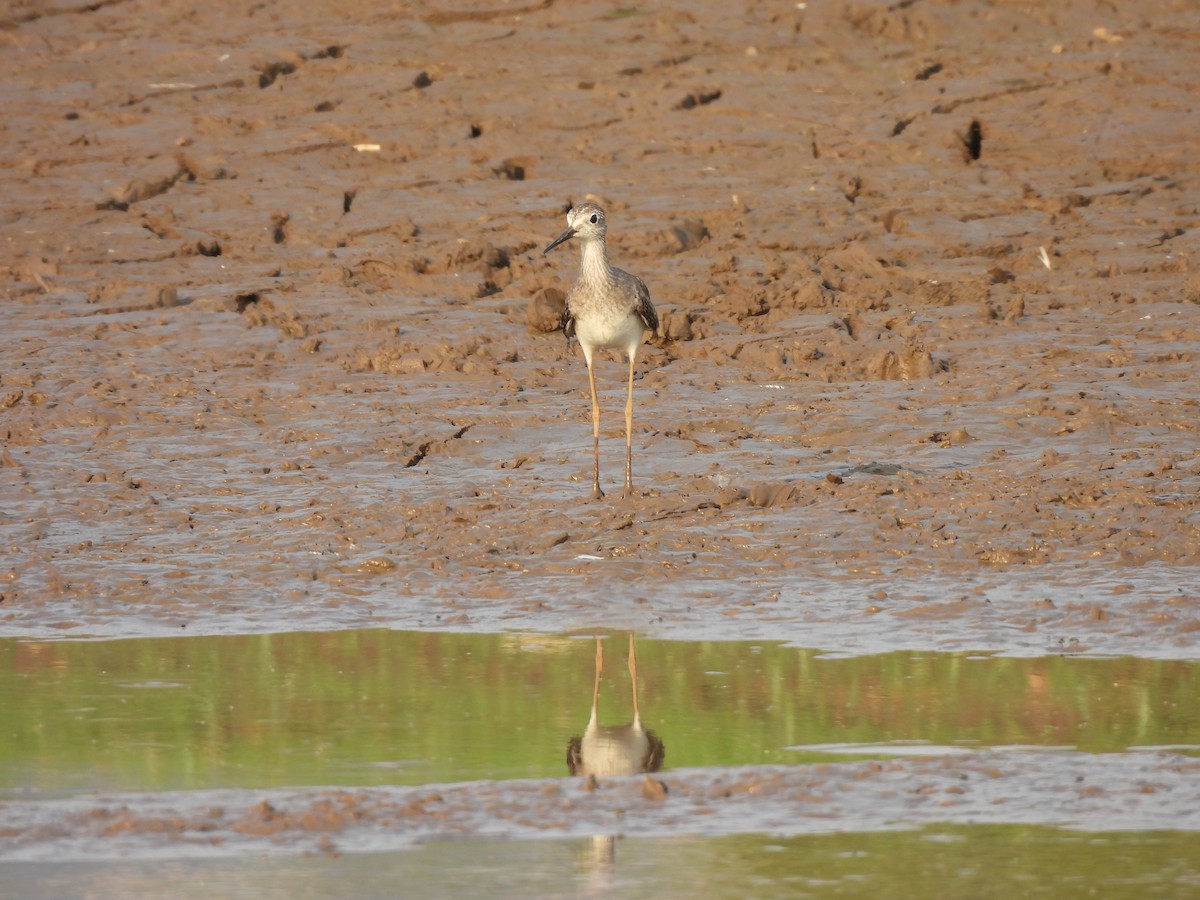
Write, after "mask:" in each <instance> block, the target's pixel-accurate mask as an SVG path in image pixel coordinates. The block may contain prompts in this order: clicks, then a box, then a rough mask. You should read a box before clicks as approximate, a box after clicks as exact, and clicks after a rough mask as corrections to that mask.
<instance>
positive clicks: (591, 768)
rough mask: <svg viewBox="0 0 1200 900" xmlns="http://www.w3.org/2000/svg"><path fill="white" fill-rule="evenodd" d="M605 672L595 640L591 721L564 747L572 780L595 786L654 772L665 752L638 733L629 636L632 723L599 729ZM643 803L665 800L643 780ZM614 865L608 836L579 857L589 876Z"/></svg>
mask: <svg viewBox="0 0 1200 900" xmlns="http://www.w3.org/2000/svg"><path fill="white" fill-rule="evenodd" d="M603 671H604V644H603V643H602V642H601V640H600V637H599V636H597V637H596V680H595V683H594V685H593V687H592V715H591V718H589V719H588V724H587V728H586V729H584V732H583V737H578V736H576V737H573V738H571V739H570V740H569V741H568V742H567V769H568V770H569V771H570V773H571V774H572V775H578V776H581V777H584V778H588V779H589V782H590V784H591V785H592V786H595V782H596V779H597V778H603V777H612V776H617V775H637V774H639V773H646V774H648V773H650V772H657V771H658V770H659V769H661V768H662V764H663V757H664V755H665V753H666V747H665V745H664V744H663V742H662V741H661V740H659V738H658V736H657V735H655V733H654V732H653V731H650V730H649V729H647V728H643V727H642V717H641V710H640V709H639V708H638V683H637V653H636V651H635V649H634V644H633V634H632V633H630V635H629V677H630V679H631V681H632V684H633V721H632V722H630V723H628V724H626V725H600V723H599V721H598V719H597V715H596V708H597V706H598V705H599V700H600V675H601V673H602V672H603ZM642 792H643V795H644V796H646V797H647V799H654V800H661V799H663V797H665V795H666V786H665V785H663V784H662V782H659V781H654V780H652V779H649V778H647V779H646V784H645V786H644V787H643V791H642ZM615 861H616V843H615V840H614V837H613V835H610V834H598V835H595V836H594V837H593V838H592V841H591V845H590V847H589V848H588V850H587V851H585V853H584V859H583V865H584V868H585V869H586V870H588V871H590V872H591V874H592V875H593V876H600V877H603V874H604V873H605V872H606V871H607V870H608V869H609V868H610V867H611V866H612V865H613V863H614V862H615Z"/></svg>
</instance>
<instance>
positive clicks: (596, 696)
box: [592, 635, 604, 719]
mask: <svg viewBox="0 0 1200 900" xmlns="http://www.w3.org/2000/svg"><path fill="white" fill-rule="evenodd" d="M603 671H604V645H603V644H601V643H600V635H596V683H595V685H594V686H593V687H592V718H593V719H595V718H596V704H597V703H598V702H599V700H600V673H601V672H603Z"/></svg>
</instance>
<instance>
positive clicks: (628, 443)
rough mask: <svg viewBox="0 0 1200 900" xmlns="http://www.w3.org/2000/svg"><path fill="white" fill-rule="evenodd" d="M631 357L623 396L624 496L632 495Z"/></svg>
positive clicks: (631, 355)
mask: <svg viewBox="0 0 1200 900" xmlns="http://www.w3.org/2000/svg"><path fill="white" fill-rule="evenodd" d="M633 357H634V354H633V353H630V354H629V395H628V397H626V398H625V496H626V497H632V496H633Z"/></svg>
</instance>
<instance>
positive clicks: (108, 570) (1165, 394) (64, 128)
mask: <svg viewBox="0 0 1200 900" xmlns="http://www.w3.org/2000/svg"><path fill="white" fill-rule="evenodd" d="M1198 44H1200V13H1198V12H1197V10H1196V9H1195V7H1194V6H1193V5H1192V4H1188V3H1184V2H1175V3H1172V2H1163V3H1155V4H1151V5H1149V6H1147V5H1145V4H1142V5H1138V6H1137V7H1136V8H1135V7H1133V6H1122V7H1120V8H1117V7H1114V6H1112V5H1108V4H1095V3H1090V2H1072V3H1067V4H1058V5H1055V6H1054V8H1046V9H1041V8H1033V7H1030V6H1029V5H1028V4H1020V3H1006V2H998V3H982V2H978V3H976V2H963V3H956V4H937V5H935V4H927V3H901V4H890V5H885V4H880V3H860V4H851V5H849V6H844V5H841V4H833V5H830V4H823V3H809V4H785V5H781V6H777V7H763V8H758V7H755V8H753V9H749V10H740V9H739V10H737V11H733V9H732V8H727V6H726V5H723V4H719V3H699V4H688V5H687V6H685V7H673V8H661V9H660V8H655V9H649V8H648V9H644V10H643V9H641V8H632V7H631V8H628V9H625V8H615V7H614V8H611V9H608V8H598V7H595V6H592V5H584V6H577V5H571V4H558V3H552V2H545V3H535V4H530V5H527V6H513V5H505V4H496V5H494V6H491V7H486V6H485V7H477V6H476V7H473V6H470V5H468V4H462V3H455V4H443V5H429V4H403V3H400V4H388V5H375V4H367V3H354V2H350V3H344V4H340V5H339V6H338V8H337V10H336V12H334V11H333V10H330V9H326V8H325V7H320V6H314V7H298V6H296V5H294V4H282V3H275V2H268V3H263V4H257V5H253V6H249V7H247V6H245V5H241V4H228V3H211V4H205V5H202V6H201V7H196V6H195V5H194V4H190V3H187V4H185V3H178V2H175V3H172V2H168V3H166V4H161V3H154V4H151V3H145V2H106V3H100V4H88V5H82V4H75V3H50V4H40V3H39V4H33V3H18V4H16V5H15V6H11V7H10V8H9V11H8V12H7V13H4V14H3V16H2V20H0V47H2V52H0V67H2V75H3V83H4V84H5V85H6V88H5V91H4V95H5V104H4V105H5V115H4V117H3V119H2V120H0V133H2V134H3V142H2V145H0V146H2V153H3V157H4V166H3V169H2V170H0V179H2V183H3V191H2V199H0V221H3V233H4V246H3V256H2V257H0V276H2V282H0V288H2V290H3V332H4V340H3V342H2V343H0V437H2V438H3V447H2V450H0V516H2V518H0V534H2V539H3V546H4V552H3V559H2V561H0V601H2V602H0V633H4V634H9V635H42V636H45V635H50V634H61V635H63V636H74V635H78V636H86V635H117V634H121V635H129V634H144V633H161V632H162V631H164V630H167V629H174V630H179V629H185V630H190V631H247V630H252V631H274V630H280V629H290V628H310V629H325V628H340V627H353V626H369V625H372V624H388V625H393V626H395V627H402V628H463V629H479V630H495V629H535V630H562V629H576V628H591V627H595V626H597V625H608V626H615V627H632V628H636V629H638V630H642V631H648V632H650V633H656V634H658V635H660V636H664V637H666V636H672V637H682V638H686V637H689V636H690V637H727V638H740V637H762V636H776V637H780V638H783V639H787V640H793V641H797V642H800V643H804V644H806V645H812V646H824V647H828V648H830V649H831V650H835V651H841V652H869V651H874V650H880V649H887V648H889V647H896V646H909V647H931V648H937V649H954V648H962V647H978V648H986V649H992V650H999V651H1001V652H1010V653H1022V654H1029V653H1034V654H1036V653H1044V652H1059V651H1061V650H1076V651H1089V652H1100V653H1137V654H1145V655H1166V656H1183V657H1194V656H1195V655H1196V652H1197V648H1198V647H1200V579H1198V578H1197V574H1196V573H1197V565H1198V564H1200V513H1198V490H1200V456H1198V455H1197V447H1198V446H1200V405H1198V399H1197V392H1196V378H1195V373H1196V364H1197V359H1198V358H1200V309H1198V305H1197V304H1198V303H1200V275H1197V274H1196V273H1195V260H1196V258H1197V251H1198V247H1200V245H1198V244H1197V241H1198V239H1200V237H1198V236H1200V228H1198V227H1197V226H1198V225H1200V212H1198V210H1200V181H1198V178H1200V160H1198V157H1197V156H1196V154H1195V152H1194V147H1195V131H1196V128H1195V125H1196V120H1195V102H1196V100H1195V98H1196V96H1197V95H1198V90H1200V73H1198V72H1197V70H1196V67H1195V66H1194V65H1191V62H1192V61H1194V60H1195V58H1196V57H1197V53H1198V52H1200V46H1198ZM585 196H595V197H597V198H599V199H600V200H602V202H604V203H605V204H606V205H607V207H608V209H609V219H610V244H611V250H612V254H613V256H614V259H615V261H616V262H617V264H619V265H621V266H623V267H625V268H628V269H630V270H631V271H633V272H635V273H637V274H639V275H641V276H642V277H643V278H644V279H645V280H646V281H647V283H648V284H649V286H650V290H651V293H652V295H653V297H654V299H655V302H656V303H657V305H658V307H659V310H660V313H661V316H662V327H661V333H660V334H658V335H656V336H655V337H654V339H653V340H652V341H651V343H650V345H649V346H648V347H647V349H646V351H645V352H644V353H643V354H642V356H641V358H640V360H639V364H638V380H637V385H636V396H637V399H636V403H637V406H636V410H635V420H634V425H635V435H634V442H635V449H634V472H635V478H636V479H637V481H638V483H639V485H640V487H641V488H642V489H643V491H644V495H643V496H640V497H637V498H634V499H632V500H621V499H619V498H618V497H617V496H616V495H617V493H618V491H619V478H620V473H621V459H622V452H623V446H622V443H623V441H622V437H623V435H622V430H623V429H622V424H623V423H622V421H621V415H620V407H621V400H622V384H621V374H622V366H621V365H620V364H618V363H616V362H615V361H611V360H608V359H605V360H602V361H601V365H600V366H599V377H600V380H601V386H602V390H603V394H604V397H603V401H602V403H603V409H604V417H605V418H604V433H603V435H602V445H601V449H602V454H603V457H602V478H603V482H604V484H605V485H606V486H607V487H609V488H610V491H609V493H610V496H609V498H608V499H606V500H604V501H603V502H598V503H594V502H589V501H588V499H587V496H588V480H589V478H590V437H591V435H590V427H589V422H588V420H589V410H588V405H587V399H586V398H587V385H586V377H585V374H584V369H583V366H582V362H581V361H580V359H579V357H578V355H577V350H576V349H575V348H571V347H568V346H567V345H566V344H565V343H564V341H563V339H562V337H561V335H558V334H555V333H544V332H543V331H542V330H540V329H541V328H542V327H544V322H545V319H546V313H547V310H548V309H551V310H552V308H553V300H554V297H555V296H556V291H560V290H562V289H563V288H564V287H566V286H567V285H568V284H569V281H570V279H571V278H572V277H573V274H574V268H575V259H574V257H573V255H572V254H571V253H569V252H563V251H556V253H555V254H552V255H550V256H548V257H546V258H543V257H542V255H541V253H540V249H541V248H542V247H543V246H544V245H545V244H546V243H547V242H548V241H549V240H551V239H552V238H553V237H554V236H556V235H557V234H558V233H559V232H560V231H561V228H562V223H563V212H564V210H565V209H566V208H567V206H568V205H569V204H570V203H571V202H572V201H575V200H579V199H582V198H583V197H585Z"/></svg>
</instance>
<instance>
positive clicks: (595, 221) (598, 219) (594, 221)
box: [590, 213, 600, 225]
mask: <svg viewBox="0 0 1200 900" xmlns="http://www.w3.org/2000/svg"><path fill="white" fill-rule="evenodd" d="M590 221H591V223H592V224H593V225H595V224H596V223H597V222H599V221H600V217H599V216H598V215H596V214H595V213H592V218H591V219H590Z"/></svg>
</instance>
